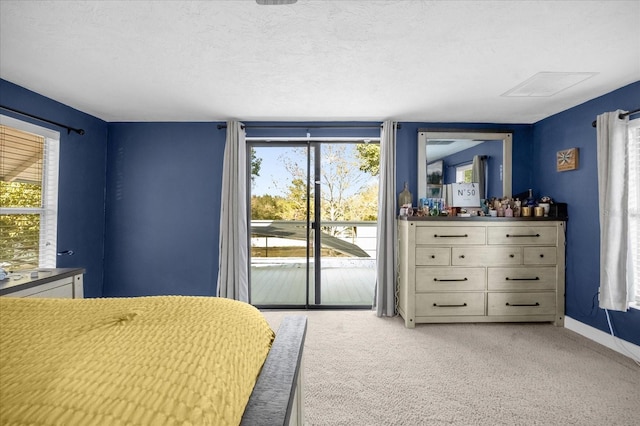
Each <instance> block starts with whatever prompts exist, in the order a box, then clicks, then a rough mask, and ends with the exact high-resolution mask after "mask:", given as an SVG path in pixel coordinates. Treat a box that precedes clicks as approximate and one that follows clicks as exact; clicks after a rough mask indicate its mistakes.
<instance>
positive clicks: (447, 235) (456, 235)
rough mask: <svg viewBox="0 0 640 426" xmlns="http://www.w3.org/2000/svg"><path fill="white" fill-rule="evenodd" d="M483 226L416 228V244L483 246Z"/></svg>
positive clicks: (484, 240) (484, 234) (484, 236)
mask: <svg viewBox="0 0 640 426" xmlns="http://www.w3.org/2000/svg"><path fill="white" fill-rule="evenodd" d="M485 242H486V231H485V227H484V226H437V227H436V226H419V227H417V228H416V244H425V245H440V246H444V245H455V246H461V245H474V244H485Z"/></svg>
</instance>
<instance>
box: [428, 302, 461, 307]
mask: <svg viewBox="0 0 640 426" xmlns="http://www.w3.org/2000/svg"><path fill="white" fill-rule="evenodd" d="M433 306H435V307H436V308H463V307H465V306H467V304H466V303H463V304H461V305H438V304H437V303H434V304H433Z"/></svg>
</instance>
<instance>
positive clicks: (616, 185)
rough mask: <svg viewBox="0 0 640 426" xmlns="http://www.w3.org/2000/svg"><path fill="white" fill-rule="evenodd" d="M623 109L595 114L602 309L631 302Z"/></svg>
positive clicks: (618, 307)
mask: <svg viewBox="0 0 640 426" xmlns="http://www.w3.org/2000/svg"><path fill="white" fill-rule="evenodd" d="M623 112H624V111H620V110H618V111H614V112H607V113H604V114H601V115H599V116H598V117H597V120H596V121H597V155H598V200H599V203H598V204H599V213H600V214H599V218H600V294H599V306H600V308H603V309H610V310H616V311H626V310H627V308H628V306H629V303H630V302H631V301H633V299H634V294H633V281H632V279H631V277H632V276H633V274H632V269H631V268H632V263H631V259H630V258H629V256H630V253H629V241H628V238H629V224H628V196H629V192H628V190H629V185H628V179H629V174H628V146H629V140H628V128H627V127H628V122H629V119H628V118H627V117H625V118H624V119H621V118H619V117H620V113H623Z"/></svg>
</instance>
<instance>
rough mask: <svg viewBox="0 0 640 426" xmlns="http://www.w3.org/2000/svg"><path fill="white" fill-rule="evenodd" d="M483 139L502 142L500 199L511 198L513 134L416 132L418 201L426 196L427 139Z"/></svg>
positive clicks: (467, 131)
mask: <svg viewBox="0 0 640 426" xmlns="http://www.w3.org/2000/svg"><path fill="white" fill-rule="evenodd" d="M443 138H446V139H480V140H482V139H484V140H487V141H494V140H501V141H502V197H511V195H512V194H511V191H512V185H513V182H512V179H513V177H512V174H511V161H512V159H511V154H512V141H513V132H510V131H494V130H487V131H483V130H429V129H419V130H418V199H420V198H424V197H426V194H427V141H428V140H429V139H443Z"/></svg>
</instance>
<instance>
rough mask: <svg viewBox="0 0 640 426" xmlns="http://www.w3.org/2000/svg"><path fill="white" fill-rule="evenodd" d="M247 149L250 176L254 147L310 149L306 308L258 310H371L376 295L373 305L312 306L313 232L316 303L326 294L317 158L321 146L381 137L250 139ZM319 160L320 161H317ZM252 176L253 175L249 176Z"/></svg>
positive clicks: (248, 191)
mask: <svg viewBox="0 0 640 426" xmlns="http://www.w3.org/2000/svg"><path fill="white" fill-rule="evenodd" d="M245 141H246V149H247V156H246V157H247V160H246V161H247V171H248V173H250V170H251V155H250V151H251V148H252V147H274V148H276V147H278V148H282V147H289V146H290V147H302V148H304V147H306V148H307V158H306V160H307V212H306V221H307V240H306V248H307V250H306V282H305V289H306V291H305V293H306V299H305V302H304V305H255V306H256V307H258V308H260V309H262V308H264V309H292V308H301V309H307V310H310V309H334V310H335V309H350V310H355V309H363V310H364V309H371V308H372V305H373V296H372V305H323V304H322V303H317V302H316V303H313V304H311V303H309V296H310V291H311V289H310V278H311V277H310V275H311V273H310V259H311V256H310V250H309V243H310V235H311V233H312V232H310V231H311V230H313V235H314V241H313V243H314V244H313V256H314V282H313V284H314V296H315V297H314V301H321V300H322V299H321V292H322V280H321V274H322V268H321V267H317V266H321V257H322V256H321V250H322V244H321V243H320V244H316V241H320V242H321V241H322V238H321V236H320V235H319V234H321V233H322V230H321V226H319V225H318V224H320V207H321V205H320V203H321V200H320V197H317V196H316V193H317V191H318V190H319V188H320V186H321V182H319V181H318V182H316V179H315V178H316V177H317V176H318V175H319V172H320V170H318V168H320V167H321V164H320V163H321V158H319V157H320V156H318V155H316V154H317V152H316V151H315V148H316V147H320V146H321V145H322V143H351V144H356V143H380V138H379V137H306V138H296V137H256V136H253V137H246V139H245ZM312 149H313V150H314V160H315V161H314V165H313V170H312V165H311V155H310V152H311V150H312ZM316 157H318V158H316ZM312 171H313V178H312V176H311V172H312ZM248 177H249V175H248ZM312 183H313V188H314V197H313V198H314V218H311V214H310V211H311V197H310V195H311V194H310V193H311V185H312ZM250 185H251V184H250V179H248V180H247V187H248V190H247V191H246V192H247V224H248V227H249V230H248V231H249V232H247V247H248V248H249V250H248V256H247V262H248V268H249V270H250V269H251V229H250V227H251V187H250ZM248 276H249V283H248V284H249V303H251V274H250V273H249V275H248Z"/></svg>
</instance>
